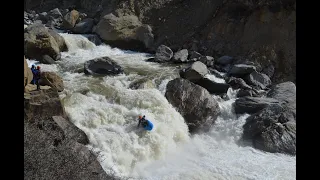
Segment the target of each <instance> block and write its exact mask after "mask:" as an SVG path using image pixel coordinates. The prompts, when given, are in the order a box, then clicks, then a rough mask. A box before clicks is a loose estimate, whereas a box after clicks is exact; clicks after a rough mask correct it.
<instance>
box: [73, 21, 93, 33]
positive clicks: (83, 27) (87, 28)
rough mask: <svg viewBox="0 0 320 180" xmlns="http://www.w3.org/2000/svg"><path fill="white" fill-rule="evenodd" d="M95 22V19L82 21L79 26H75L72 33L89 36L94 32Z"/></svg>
mask: <svg viewBox="0 0 320 180" xmlns="http://www.w3.org/2000/svg"><path fill="white" fill-rule="evenodd" d="M93 25H94V22H93V19H91V18H87V19H83V20H82V21H80V22H79V23H78V24H76V25H75V26H74V28H73V29H72V31H73V32H74V33H78V34H87V33H91V32H92V28H93Z"/></svg>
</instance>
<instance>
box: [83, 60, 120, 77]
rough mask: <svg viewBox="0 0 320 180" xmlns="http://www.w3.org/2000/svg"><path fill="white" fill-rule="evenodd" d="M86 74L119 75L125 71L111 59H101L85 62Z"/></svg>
mask: <svg viewBox="0 0 320 180" xmlns="http://www.w3.org/2000/svg"><path fill="white" fill-rule="evenodd" d="M84 73H85V74H91V75H117V74H120V73H123V69H122V67H121V66H119V65H118V64H117V63H116V62H115V61H113V60H112V59H110V58H109V57H101V58H95V59H92V60H89V61H87V62H85V63H84Z"/></svg>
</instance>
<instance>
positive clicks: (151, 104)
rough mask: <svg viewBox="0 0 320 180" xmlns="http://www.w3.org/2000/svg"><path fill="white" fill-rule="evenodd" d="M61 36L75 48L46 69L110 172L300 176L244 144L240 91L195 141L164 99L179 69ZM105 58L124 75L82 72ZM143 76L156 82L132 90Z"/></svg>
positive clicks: (282, 160)
mask: <svg viewBox="0 0 320 180" xmlns="http://www.w3.org/2000/svg"><path fill="white" fill-rule="evenodd" d="M60 35H61V36H63V37H64V39H65V41H66V43H67V46H68V48H69V51H68V52H63V53H62V58H61V61H59V63H58V64H55V65H44V64H41V66H42V70H43V71H54V72H57V73H58V74H59V75H61V77H62V78H63V81H64V85H65V90H64V91H63V92H61V93H60V97H61V99H62V102H63V104H64V106H65V109H66V113H67V115H68V116H69V118H70V120H71V121H72V122H73V123H74V124H75V125H76V126H78V127H79V128H80V129H82V130H83V131H84V132H85V133H86V134H87V136H88V138H89V140H90V145H88V146H89V147H90V148H92V149H93V150H94V151H96V152H98V153H99V161H100V163H101V165H102V167H103V168H104V169H105V171H106V172H107V173H111V171H112V172H113V173H115V175H117V176H120V177H130V178H133V179H136V178H137V179H157V180H158V179H159V180H160V179H161V180H163V179H183V180H187V179H201V180H207V179H230V180H231V179H232V180H234V179H254V180H267V179H279V180H280V179H281V180H285V179H288V180H293V179H296V157H295V156H288V155H284V154H278V153H266V152H263V151H260V150H257V149H254V148H253V147H251V146H240V145H239V144H238V140H239V139H240V137H241V134H242V125H243V124H244V123H245V119H246V117H248V115H246V114H244V115H242V116H240V117H237V116H236V115H235V114H234V113H233V110H232V103H233V102H234V101H235V93H236V92H235V91H233V90H232V89H229V90H228V97H229V100H227V101H225V100H223V99H221V98H220V97H218V96H214V98H216V99H217V100H218V102H219V106H220V108H221V112H222V113H221V115H220V116H219V117H218V119H217V121H216V122H215V124H214V126H213V127H212V128H211V130H210V131H209V132H207V133H203V134H197V135H192V136H191V135H190V134H189V133H188V127H187V125H186V123H185V122H184V119H183V117H182V116H181V115H180V114H179V113H178V112H177V111H176V110H175V109H174V108H173V107H172V106H171V104H169V103H168V101H167V100H166V98H165V97H164V93H165V90H166V84H167V83H168V82H169V81H170V80H171V79H174V78H175V77H178V76H179V75H178V70H179V68H177V67H176V66H168V65H161V64H157V63H152V62H146V61H145V60H146V59H148V56H149V55H148V54H143V53H135V52H131V51H123V50H119V49H116V48H111V47H110V46H108V45H104V44H102V45H100V46H96V45H94V44H93V43H91V42H90V41H88V40H87V39H86V38H85V37H84V36H81V35H71V34H64V33H61V34H60ZM103 56H109V57H110V58H112V59H113V60H115V61H116V62H117V63H118V64H119V65H120V66H122V67H123V68H124V71H125V73H124V74H122V75H118V76H114V77H112V76H106V77H103V78H102V77H92V76H87V75H85V74H84V73H83V64H84V62H85V61H87V60H90V59H93V58H96V57H103ZM28 62H29V65H30V64H31V63H33V62H34V61H32V60H30V61H28ZM209 78H215V79H217V77H215V76H213V75H210V76H209ZM141 79H148V80H151V82H152V83H151V82H150V83H149V85H148V87H147V88H144V89H137V90H133V89H130V88H129V87H130V85H131V83H134V82H136V81H138V80H141ZM219 81H224V80H223V79H219ZM141 114H143V115H146V117H147V119H150V120H151V121H152V122H153V124H154V129H153V130H152V131H151V132H146V131H142V130H140V129H138V128H137V123H138V122H137V117H138V116H139V115H141Z"/></svg>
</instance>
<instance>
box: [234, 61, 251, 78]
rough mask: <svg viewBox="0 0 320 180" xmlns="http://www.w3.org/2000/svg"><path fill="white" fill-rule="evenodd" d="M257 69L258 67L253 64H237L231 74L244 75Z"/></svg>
mask: <svg viewBox="0 0 320 180" xmlns="http://www.w3.org/2000/svg"><path fill="white" fill-rule="evenodd" d="M255 70H256V67H255V66H253V65H246V64H235V65H234V66H232V68H231V69H230V71H229V74H230V75H231V76H235V77H243V76H245V75H248V74H250V73H252V72H253V71H255Z"/></svg>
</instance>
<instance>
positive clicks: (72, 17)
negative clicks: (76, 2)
mask: <svg viewBox="0 0 320 180" xmlns="http://www.w3.org/2000/svg"><path fill="white" fill-rule="evenodd" d="M79 15H80V14H79V12H78V11H77V10H72V11H70V12H68V13H67V14H66V15H65V16H64V17H63V24H62V25H63V27H64V28H65V29H72V28H73V27H74V26H75V25H76V22H77V20H78V18H79Z"/></svg>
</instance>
